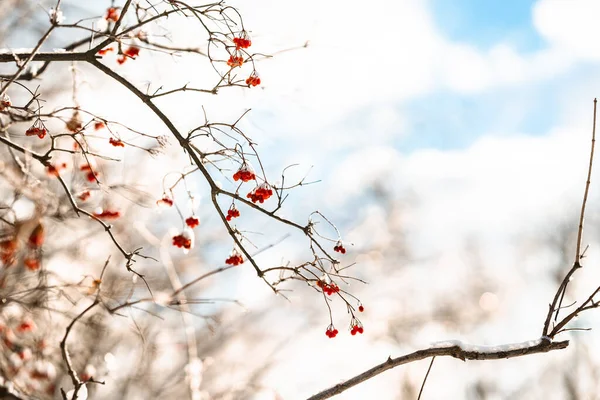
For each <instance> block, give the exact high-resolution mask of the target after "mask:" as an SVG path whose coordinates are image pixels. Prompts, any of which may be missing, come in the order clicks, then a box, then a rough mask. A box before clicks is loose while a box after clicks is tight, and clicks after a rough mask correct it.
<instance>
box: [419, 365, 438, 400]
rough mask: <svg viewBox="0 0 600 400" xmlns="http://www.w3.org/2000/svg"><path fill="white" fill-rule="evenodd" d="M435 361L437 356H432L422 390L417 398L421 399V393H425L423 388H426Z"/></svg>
mask: <svg viewBox="0 0 600 400" xmlns="http://www.w3.org/2000/svg"><path fill="white" fill-rule="evenodd" d="M434 361H435V356H433V357H431V362H430V363H429V368H427V373H426V374H425V378H424V379H423V383H422V384H421V390H419V397H417V400H421V395H422V394H423V389H424V388H425V382H427V377H428V376H429V372H430V371H431V367H432V366H433V362H434Z"/></svg>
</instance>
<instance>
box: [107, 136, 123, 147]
mask: <svg viewBox="0 0 600 400" xmlns="http://www.w3.org/2000/svg"><path fill="white" fill-rule="evenodd" d="M108 143H110V144H112V145H113V146H115V147H125V143H123V141H122V140H121V139H115V138H110V139H108Z"/></svg>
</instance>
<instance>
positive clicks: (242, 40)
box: [233, 33, 252, 50]
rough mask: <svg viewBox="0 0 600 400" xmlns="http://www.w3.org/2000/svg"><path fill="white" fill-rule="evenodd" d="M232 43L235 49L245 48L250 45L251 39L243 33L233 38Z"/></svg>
mask: <svg viewBox="0 0 600 400" xmlns="http://www.w3.org/2000/svg"><path fill="white" fill-rule="evenodd" d="M233 44H235V48H236V49H237V50H239V49H247V48H248V47H250V46H252V41H251V40H250V39H248V36H247V35H246V34H245V33H243V34H242V37H234V38H233Z"/></svg>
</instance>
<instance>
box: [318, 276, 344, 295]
mask: <svg viewBox="0 0 600 400" xmlns="http://www.w3.org/2000/svg"><path fill="white" fill-rule="evenodd" d="M317 286H318V287H320V288H321V289H323V293H325V294H327V295H328V296H331V295H332V294H334V293H337V292H339V291H340V287H339V286H338V285H336V284H335V282H332V283H327V282H324V281H322V280H320V279H319V280H318V281H317Z"/></svg>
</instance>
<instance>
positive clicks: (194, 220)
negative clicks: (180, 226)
mask: <svg viewBox="0 0 600 400" xmlns="http://www.w3.org/2000/svg"><path fill="white" fill-rule="evenodd" d="M185 224H186V225H187V226H189V227H190V228H192V229H194V228H195V227H197V226H198V225H200V221H199V220H198V218H196V217H189V218H188V219H186V220H185Z"/></svg>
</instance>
